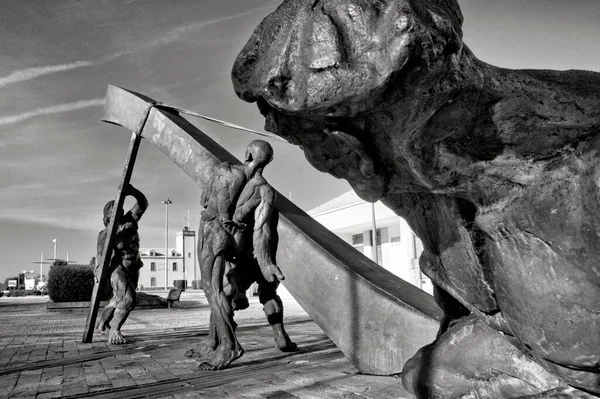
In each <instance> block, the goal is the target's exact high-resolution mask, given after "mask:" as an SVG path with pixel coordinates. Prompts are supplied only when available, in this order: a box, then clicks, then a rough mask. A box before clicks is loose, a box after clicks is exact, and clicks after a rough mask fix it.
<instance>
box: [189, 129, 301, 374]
mask: <svg viewBox="0 0 600 399" xmlns="http://www.w3.org/2000/svg"><path fill="white" fill-rule="evenodd" d="M272 158H273V149H272V148H271V146H270V145H269V144H268V143H267V142H265V141H262V140H255V141H253V142H251V143H250V144H249V145H248V148H247V151H246V154H245V158H244V164H243V165H232V164H230V163H227V162H223V163H221V164H220V166H219V169H218V172H217V173H216V174H215V175H214V176H213V177H212V178H211V180H210V181H209V183H208V185H207V188H206V190H205V191H204V192H203V193H202V197H201V204H202V206H203V207H204V208H205V210H204V211H203V212H202V217H201V220H200V228H199V232H200V234H201V238H200V242H199V244H198V254H199V257H200V268H201V279H202V289H203V290H204V292H205V294H206V298H207V300H208V303H209V304H210V307H211V316H210V331H209V337H208V339H207V341H206V342H205V343H204V344H203V345H201V346H200V347H199V348H196V349H191V350H189V351H188V352H187V353H186V356H189V357H197V358H200V359H201V363H200V368H202V369H206V370H217V369H222V368H224V367H226V366H227V365H228V364H230V363H231V362H232V361H234V360H235V359H237V358H239V357H240V356H242V355H243V353H244V350H243V349H242V346H241V345H240V343H239V342H238V340H237V338H236V336H235V329H236V323H235V322H234V320H233V312H234V311H235V310H240V309H243V308H245V307H247V306H248V300H247V298H245V294H244V292H245V290H246V289H248V287H249V286H250V285H251V284H252V283H253V282H254V281H258V283H259V285H260V289H259V291H260V295H259V296H260V301H261V303H263V305H264V311H265V314H266V315H267V318H268V320H269V323H270V324H271V325H272V326H273V331H274V332H275V340H276V342H277V345H278V347H279V348H280V349H281V350H294V349H295V347H296V346H295V344H294V343H292V342H291V340H290V339H289V337H288V335H287V334H286V333H285V330H284V328H283V306H282V303H281V300H280V299H279V297H278V296H277V294H276V289H277V286H278V284H279V280H283V278H284V277H283V274H282V273H281V271H280V270H279V267H277V265H276V264H275V263H274V261H273V253H274V244H275V242H274V240H273V238H274V235H275V234H276V230H275V228H274V226H272V224H273V222H275V219H274V218H272V216H273V199H274V191H273V189H272V188H271V187H270V186H269V185H268V184H267V182H266V181H265V179H264V178H263V176H262V171H263V169H264V167H265V166H266V165H267V164H268V163H269V162H271V160H272Z"/></svg>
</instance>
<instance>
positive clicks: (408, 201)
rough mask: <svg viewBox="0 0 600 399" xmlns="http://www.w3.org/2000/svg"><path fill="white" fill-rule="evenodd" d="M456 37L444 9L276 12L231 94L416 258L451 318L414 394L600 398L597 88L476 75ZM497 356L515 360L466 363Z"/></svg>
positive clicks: (543, 78)
mask: <svg viewBox="0 0 600 399" xmlns="http://www.w3.org/2000/svg"><path fill="white" fill-rule="evenodd" d="M461 26H462V14H461V11H460V9H459V6H458V3H457V1H455V0H377V1H363V0H317V1H306V0H286V1H284V2H283V3H282V4H281V5H280V6H279V8H278V9H277V10H276V11H274V12H273V13H272V14H270V15H269V16H268V17H267V18H266V19H264V20H263V21H262V23H261V24H260V25H259V26H258V27H257V28H256V30H255V32H254V33H253V34H252V36H251V37H250V39H249V41H248V43H247V44H246V46H245V47H244V49H243V50H242V52H241V53H240V55H239V56H238V58H237V60H236V62H235V65H234V67H233V73H232V78H233V83H234V87H235V90H236V92H237V94H238V96H240V97H241V98H242V99H244V100H246V101H250V102H252V101H256V102H257V104H258V108H259V109H260V111H261V113H262V114H263V115H264V116H265V118H266V129H267V130H268V131H271V132H273V133H276V134H278V135H280V136H282V137H284V138H285V139H287V140H288V141H290V142H292V143H294V144H297V145H300V146H302V149H303V151H304V153H305V155H306V157H307V159H308V160H309V161H310V162H311V163H312V164H313V165H314V166H315V167H316V168H317V169H319V170H321V171H324V172H327V173H330V174H332V175H334V176H336V177H339V178H344V179H346V180H348V182H350V184H351V185H352V186H353V188H354V189H355V191H356V192H357V193H358V194H359V195H360V196H361V197H363V198H365V199H367V200H370V201H375V200H382V201H383V202H384V203H386V204H387V205H388V206H390V207H391V208H392V209H393V210H395V212H396V213H397V214H398V215H400V216H402V217H404V218H405V219H406V220H407V221H408V223H409V224H410V226H411V227H412V229H413V231H415V233H416V234H417V235H418V236H419V237H420V238H421V240H422V241H423V245H424V253H423V255H422V257H421V259H420V264H421V268H422V270H423V271H424V272H425V274H427V275H428V276H429V277H431V278H432V280H433V281H434V282H435V284H436V286H437V287H436V293H437V298H438V299H439V303H440V305H441V306H442V307H443V308H444V310H445V316H446V317H445V319H444V323H443V324H442V329H441V330H440V337H439V339H438V340H437V341H436V342H435V343H434V344H433V345H431V346H428V347H427V348H424V349H423V350H422V351H421V352H420V353H419V355H418V356H417V357H415V358H414V359H413V360H412V361H411V362H409V363H408V364H407V366H406V368H405V370H404V376H403V378H404V384H405V385H406V387H407V388H408V389H409V390H412V391H413V392H415V393H417V394H418V395H419V397H422V398H433V397H435V398H454V397H460V396H461V395H470V396H468V397H502V398H504V397H517V396H518V397H526V396H528V395H529V396H531V395H536V394H541V395H546V396H544V397H559V396H552V395H555V394H554V393H552V392H558V391H557V389H558V390H560V389H562V388H557V387H560V386H565V385H566V384H570V385H572V386H574V387H577V388H579V389H581V390H582V391H581V392H582V393H581V395H587V394H584V393H583V392H584V391H589V392H593V393H595V394H600V371H599V370H600V266H599V264H598V261H597V259H598V258H599V257H600V203H599V201H598V198H599V197H600V190H599V189H600V158H599V157H598V150H599V149H600V134H599V133H600V74H599V73H595V72H588V71H574V70H570V71H551V70H508V69H502V68H498V67H495V66H492V65H489V64H486V63H484V62H482V61H480V60H478V59H477V58H476V57H475V56H474V55H473V53H472V52H471V51H470V50H469V48H468V47H467V46H466V45H465V44H464V43H463V41H462V28H461ZM360 304H361V302H359V306H360ZM381 311H384V310H383V309H382V310H381ZM390 317H393V316H390ZM496 339H498V340H500V341H501V342H504V343H509V344H510V345H509V347H510V348H516V350H514V351H513V350H505V349H506V345H504V344H502V345H500V344H498V345H496V348H497V350H493V351H492V352H489V353H488V352H481V351H475V350H466V349H467V348H477V347H482V345H483V344H484V343H491V342H496ZM459 342H460V343H461V345H463V347H464V348H465V350H464V351H459V350H456V348H457V347H456V344H457V343H459ZM533 369H535V370H536V372H535V373H533V374H530V373H528V372H527V370H533ZM543 392H547V393H543ZM486 395H487V396H486ZM556 395H559V394H556ZM536 397H537V396H536Z"/></svg>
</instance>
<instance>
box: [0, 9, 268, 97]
mask: <svg viewBox="0 0 600 399" xmlns="http://www.w3.org/2000/svg"><path fill="white" fill-rule="evenodd" d="M269 8H272V7H261V8H255V9H252V10H249V11H245V12H242V13H240V14H236V15H228V16H226V17H221V18H214V19H209V20H205V21H200V22H197V23H194V24H190V25H186V26H180V27H177V28H174V29H171V30H170V31H167V32H164V33H162V34H160V37H159V38H158V39H154V40H151V41H149V42H147V43H144V44H141V45H138V46H135V47H132V48H126V49H124V50H121V51H117V52H115V53H113V54H109V55H108V56H105V57H102V58H99V59H96V60H92V61H86V60H82V61H76V62H71V63H68V64H59V65H45V66H40V67H34V68H25V69H19V70H16V71H13V72H12V73H10V74H9V75H7V76H4V77H0V88H2V87H5V86H7V85H10V84H14V83H19V82H25V81H28V80H31V79H35V78H38V77H42V76H46V75H50V74H54V73H59V72H64V71H69V70H73V69H78V68H87V67H91V66H94V65H97V64H101V63H105V62H109V61H112V60H115V59H117V58H120V57H122V56H125V55H129V54H134V53H137V52H139V51H142V50H147V49H150V48H153V47H156V46H161V45H165V44H169V43H172V42H175V41H178V40H181V39H182V38H183V37H185V36H187V35H189V34H190V33H192V32H194V31H196V30H198V29H202V28H205V27H207V26H211V25H215V24H218V23H221V22H225V21H230V20H233V19H237V18H242V17H245V16H247V15H250V14H253V13H255V12H258V11H263V10H265V9H269Z"/></svg>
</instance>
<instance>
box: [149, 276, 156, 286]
mask: <svg viewBox="0 0 600 399" xmlns="http://www.w3.org/2000/svg"><path fill="white" fill-rule="evenodd" d="M150 287H156V277H150Z"/></svg>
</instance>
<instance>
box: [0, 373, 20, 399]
mask: <svg viewBox="0 0 600 399" xmlns="http://www.w3.org/2000/svg"><path fill="white" fill-rule="evenodd" d="M18 379H19V375H18V374H9V375H7V376H4V377H2V378H0V398H1V397H3V396H2V395H4V394H5V396H4V397H8V395H9V394H10V393H11V392H12V390H13V388H14V387H15V385H16V384H17V380H18Z"/></svg>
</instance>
